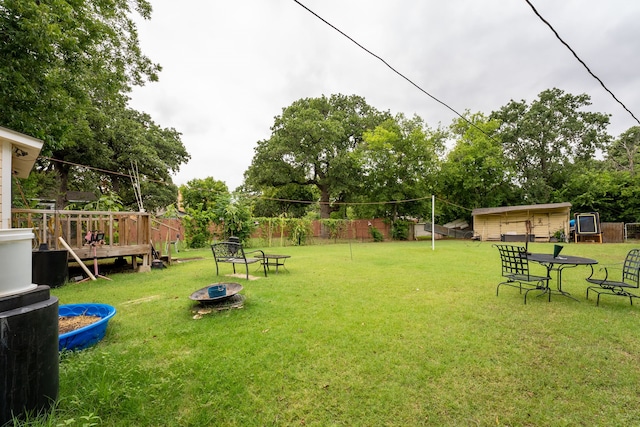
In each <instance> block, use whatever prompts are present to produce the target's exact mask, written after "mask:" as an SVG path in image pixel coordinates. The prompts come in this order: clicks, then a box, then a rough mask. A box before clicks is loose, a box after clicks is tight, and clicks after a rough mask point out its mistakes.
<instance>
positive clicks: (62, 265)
mask: <svg viewBox="0 0 640 427" xmlns="http://www.w3.org/2000/svg"><path fill="white" fill-rule="evenodd" d="M31 261H32V262H31V281H32V282H33V283H36V284H38V285H46V286H49V287H51V288H57V287H58V286H62V285H64V283H65V282H66V281H67V278H68V277H69V263H68V254H67V251H66V250H65V249H62V250H51V251H49V250H39V251H33V252H32V256H31Z"/></svg>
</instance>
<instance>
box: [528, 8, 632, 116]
mask: <svg viewBox="0 0 640 427" xmlns="http://www.w3.org/2000/svg"><path fill="white" fill-rule="evenodd" d="M524 1H525V2H527V4H528V5H529V6H530V7H531V9H532V10H533V13H535V14H536V16H538V18H540V20H541V21H542V22H544V23H545V24H547V26H548V27H549V28H550V29H551V31H553V34H555V36H556V38H557V39H558V40H560V42H561V43H562V44H563V45H565V46H566V48H567V49H569V51H570V52H571V53H572V54H573V56H574V57H575V58H576V59H577V60H578V62H580V63H581V64H582V66H583V67H584V68H585V69H586V70H587V72H588V73H589V74H591V76H592V77H593V78H594V79H596V80H597V81H598V82H599V83H600V86H602V87H603V88H604V90H606V91H607V92H609V94H610V95H611V96H612V97H613V99H615V100H616V102H617V103H618V104H620V105H622V108H624V109H625V110H627V112H628V113H629V114H631V117H633V118H634V119H635V121H636V122H638V124H639V125H640V120H638V118H637V117H636V116H635V115H634V114H633V113H632V112H631V110H629V109H628V108H627V106H626V105H624V104H623V103H622V101H620V100H619V99H618V98H617V97H616V96H615V95H614V94H613V92H611V91H610V90H609V88H608V87H607V86H605V84H604V83H603V82H602V80H600V78H599V77H598V76H596V75H595V74H594V73H593V72H592V71H591V69H589V67H588V66H587V64H585V62H584V61H583V60H582V59H580V57H579V56H578V54H577V53H576V52H575V51H574V50H573V49H572V48H571V46H569V44H568V43H567V42H565V41H564V40H563V39H562V38H561V37H560V35H559V34H558V32H557V31H556V30H555V28H553V26H552V25H551V24H550V23H549V22H548V21H547V20H546V19H544V18H543V17H542V15H540V13H538V11H537V10H536V8H535V7H534V6H533V5H532V4H531V2H530V1H529V0H524Z"/></svg>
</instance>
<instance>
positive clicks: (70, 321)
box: [58, 316, 102, 335]
mask: <svg viewBox="0 0 640 427" xmlns="http://www.w3.org/2000/svg"><path fill="white" fill-rule="evenodd" d="M100 319H102V318H101V317H100V316H60V317H59V318H58V333H59V334H60V335H62V334H66V333H67V332H71V331H75V330H76V329H80V328H83V327H85V326H87V325H90V324H92V323H95V322H97V321H98V320H100Z"/></svg>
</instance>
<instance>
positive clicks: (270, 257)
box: [258, 254, 291, 274]
mask: <svg viewBox="0 0 640 427" xmlns="http://www.w3.org/2000/svg"><path fill="white" fill-rule="evenodd" d="M258 258H262V263H263V264H265V265H266V266H267V269H270V267H275V268H276V274H278V267H282V268H284V269H285V270H286V269H287V268H286V267H285V266H284V262H285V260H286V259H287V258H291V255H276V254H264V257H262V256H260V255H258Z"/></svg>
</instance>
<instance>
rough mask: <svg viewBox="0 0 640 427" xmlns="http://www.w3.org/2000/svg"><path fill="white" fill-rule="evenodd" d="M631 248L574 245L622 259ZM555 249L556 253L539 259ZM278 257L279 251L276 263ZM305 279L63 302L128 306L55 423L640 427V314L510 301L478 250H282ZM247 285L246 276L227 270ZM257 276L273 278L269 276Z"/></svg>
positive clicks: (200, 274)
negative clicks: (212, 300) (198, 295)
mask: <svg viewBox="0 0 640 427" xmlns="http://www.w3.org/2000/svg"><path fill="white" fill-rule="evenodd" d="M632 247H633V246H632V245H629V244H615V245H612V244H605V245H600V244H567V245H565V248H564V250H563V254H566V255H579V256H587V257H591V258H596V259H598V260H599V261H601V262H602V263H606V264H610V263H615V262H621V261H622V260H623V259H624V256H625V254H626V253H627V251H628V250H629V249H630V248H632ZM530 249H531V250H532V251H534V252H536V251H537V252H549V253H550V252H552V250H553V245H551V244H541V243H538V244H531V245H530ZM274 251H276V250H272V252H274ZM277 252H279V253H284V254H290V255H291V256H292V258H291V259H289V260H287V269H288V271H289V272H288V273H281V274H279V275H277V276H276V275H270V276H269V277H268V278H266V279H265V278H264V277H262V278H260V279H259V280H255V281H246V280H244V279H229V278H224V277H223V276H220V277H216V276H215V266H214V263H213V258H212V256H211V254H210V251H208V250H206V251H204V250H203V251H190V252H187V253H183V252H181V253H180V255H181V256H187V257H194V256H202V257H204V258H205V259H203V260H198V261H191V262H186V263H181V264H174V265H173V266H171V267H170V268H168V269H164V270H152V271H151V272H149V273H140V274H134V273H128V274H118V275H113V276H111V278H112V279H113V281H107V280H98V281H96V282H84V283H78V284H69V285H65V286H63V287H61V288H57V289H54V290H52V292H53V294H54V295H56V296H57V297H58V298H59V299H60V304H71V303H79V302H101V303H107V304H111V305H113V306H115V307H116V308H117V310H118V313H117V315H116V316H115V317H114V318H113V319H112V320H111V322H110V324H109V328H108V331H107V335H106V337H105V339H104V340H103V341H102V342H101V343H99V344H98V345H97V346H95V347H93V348H91V349H89V350H86V351H83V352H78V353H70V354H69V353H67V354H63V355H62V356H61V364H60V402H59V405H58V408H57V409H56V411H55V412H54V414H53V416H52V417H49V418H48V419H47V420H45V421H42V420H39V422H42V423H44V424H45V425H83V424H90V423H94V422H95V423H96V425H101V426H160V425H162V426H165V425H166V426H174V425H175V426H209V425H223V426H254V425H255V426H265V425H287V426H289V425H294V426H295V425H305V426H419V425H429V426H542V425H554V426H564V425H566V426H598V425H600V426H631V425H640V406H638V384H640V340H638V331H639V330H640V327H639V326H640V316H639V314H640V302H638V301H637V302H636V303H637V304H638V306H633V307H632V306H630V305H629V301H628V300H627V299H624V298H619V297H607V296H604V297H602V299H601V303H600V306H599V307H596V306H595V301H594V300H593V299H592V300H591V301H587V300H585V295H584V294H585V289H586V282H585V281H584V278H585V277H586V276H587V275H588V273H589V267H578V268H573V269H569V270H566V271H565V273H564V275H563V279H564V280H563V287H564V289H565V290H567V291H569V292H571V293H572V294H573V295H575V296H576V297H578V299H579V302H577V301H573V300H571V299H569V298H565V297H561V296H555V297H553V298H552V301H551V303H549V302H547V300H546V298H536V296H535V294H534V293H530V294H529V299H528V303H527V305H524V304H523V298H522V296H521V295H519V294H518V291H517V290H516V289H513V288H510V287H502V288H501V290H500V295H499V296H498V297H496V285H497V283H498V282H499V281H500V262H499V258H498V252H497V250H496V249H495V248H493V247H492V246H491V244H490V243H477V242H474V243H470V242H463V241H444V242H436V248H435V251H434V250H432V248H431V242H402V243H400V242H398V243H396V242H394V243H354V244H352V245H350V244H335V245H318V246H304V247H284V248H278V249H277ZM221 269H222V273H223V274H227V273H230V272H231V266H230V265H223V266H222V267H221ZM252 270H253V274H254V275H256V276H259V275H260V272H259V271H256V270H255V265H254V266H253V267H252ZM224 280H227V281H236V282H238V283H241V284H242V285H243V286H244V291H243V294H244V295H245V296H246V301H245V306H244V308H242V309H234V310H230V311H225V312H220V313H212V314H207V315H204V316H203V317H202V318H201V319H194V312H193V310H194V304H193V302H192V301H191V300H189V298H188V296H189V295H190V294H191V293H192V292H193V291H195V290H197V289H199V288H202V287H204V286H206V285H208V284H211V283H215V282H218V281H224Z"/></svg>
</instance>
